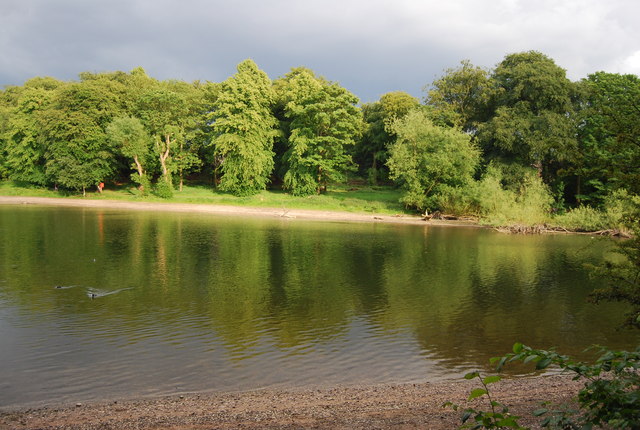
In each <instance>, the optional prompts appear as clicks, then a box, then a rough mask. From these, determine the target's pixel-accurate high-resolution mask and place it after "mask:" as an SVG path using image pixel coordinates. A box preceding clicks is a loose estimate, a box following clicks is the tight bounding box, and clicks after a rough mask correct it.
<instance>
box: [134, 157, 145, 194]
mask: <svg viewBox="0 0 640 430" xmlns="http://www.w3.org/2000/svg"><path fill="white" fill-rule="evenodd" d="M133 162H134V163H136V168H137V169H138V176H140V182H141V183H140V185H139V186H138V189H139V190H140V191H144V185H142V177H143V175H144V170H143V169H142V164H140V160H138V156H137V155H134V156H133Z"/></svg>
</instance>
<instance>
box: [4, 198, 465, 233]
mask: <svg viewBox="0 0 640 430" xmlns="http://www.w3.org/2000/svg"><path fill="white" fill-rule="evenodd" d="M2 204H4V205H43V206H67V207H81V208H106V209H118V210H142V211H164V212H191V213H209V214H218V215H228V216H237V215H240V216H259V217H270V218H286V219H302V220H317V221H334V222H336V221H338V222H375V223H394V224H416V225H446V226H477V225H476V224H474V223H472V222H467V221H440V220H431V221H423V220H422V218H420V217H419V216H411V215H380V214H362V213H351V212H335V211H322V210H310V209H282V208H259V207H247V206H226V205H207V204H195V203H155V202H129V201H121V200H89V199H87V200H85V199H64V198H51V197H19V196H0V205H2Z"/></svg>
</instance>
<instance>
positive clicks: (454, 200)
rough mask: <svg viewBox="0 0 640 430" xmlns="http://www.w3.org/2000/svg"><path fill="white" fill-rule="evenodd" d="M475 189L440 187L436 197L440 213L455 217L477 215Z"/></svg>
mask: <svg viewBox="0 0 640 430" xmlns="http://www.w3.org/2000/svg"><path fill="white" fill-rule="evenodd" d="M474 189H475V187H473V186H472V187H451V186H442V187H441V189H440V193H439V194H438V195H437V196H436V204H437V206H438V207H439V208H440V211H441V212H442V213H446V214H451V215H455V216H464V215H475V214H477V213H478V205H477V199H476V198H475V196H474Z"/></svg>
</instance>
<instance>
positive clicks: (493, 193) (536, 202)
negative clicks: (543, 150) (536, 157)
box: [474, 166, 553, 226]
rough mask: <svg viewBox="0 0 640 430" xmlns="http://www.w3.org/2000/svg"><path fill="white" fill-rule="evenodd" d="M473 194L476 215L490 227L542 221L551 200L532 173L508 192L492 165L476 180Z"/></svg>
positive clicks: (547, 214) (529, 224) (544, 219)
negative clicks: (516, 187) (513, 189)
mask: <svg viewBox="0 0 640 430" xmlns="http://www.w3.org/2000/svg"><path fill="white" fill-rule="evenodd" d="M474 195H475V198H476V206H477V210H478V215H479V216H480V217H481V219H482V220H483V222H484V223H486V224H489V225H494V226H506V225H514V224H519V225H525V226H535V225H540V224H545V223H546V222H547V221H548V220H549V212H550V209H551V205H552V203H553V197H551V193H550V192H549V190H548V188H547V186H546V185H545V184H544V183H543V182H542V179H540V178H539V177H537V176H536V175H535V173H534V172H529V174H527V175H525V176H524V179H523V180H522V182H521V184H520V186H519V188H518V189H517V190H516V191H512V190H510V189H506V188H505V187H504V186H503V185H502V172H501V170H500V169H499V168H497V167H495V166H489V168H488V169H487V172H486V173H485V175H484V176H483V178H482V179H481V180H480V181H479V182H477V183H476V185H475V190H474Z"/></svg>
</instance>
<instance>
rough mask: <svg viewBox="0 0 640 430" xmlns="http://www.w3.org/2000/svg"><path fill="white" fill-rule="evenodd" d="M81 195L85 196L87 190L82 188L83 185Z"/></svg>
mask: <svg viewBox="0 0 640 430" xmlns="http://www.w3.org/2000/svg"><path fill="white" fill-rule="evenodd" d="M82 197H87V191H86V190H85V189H84V185H83V186H82Z"/></svg>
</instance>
